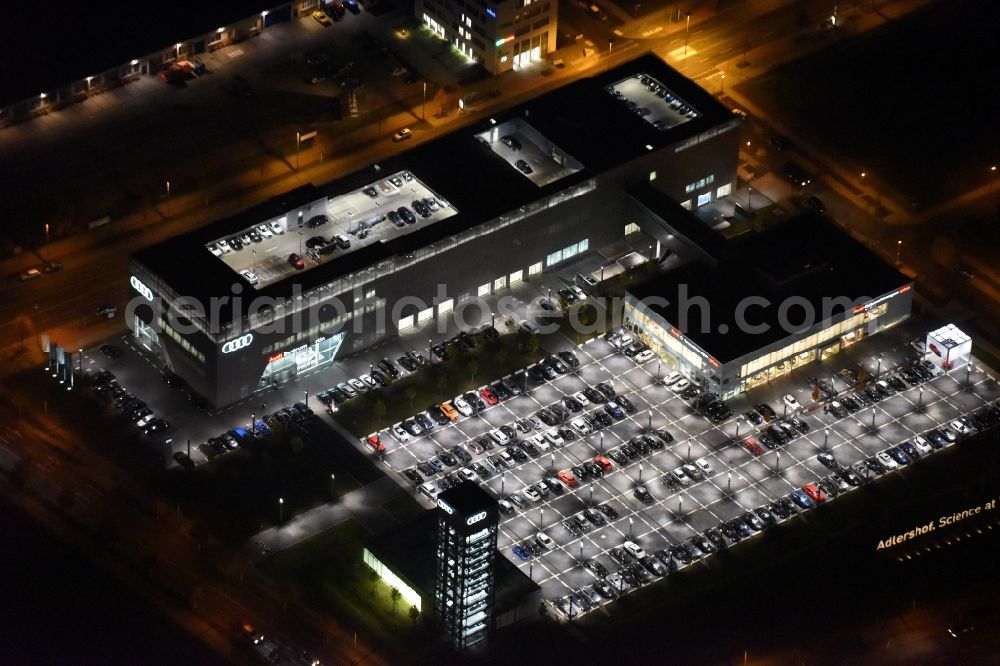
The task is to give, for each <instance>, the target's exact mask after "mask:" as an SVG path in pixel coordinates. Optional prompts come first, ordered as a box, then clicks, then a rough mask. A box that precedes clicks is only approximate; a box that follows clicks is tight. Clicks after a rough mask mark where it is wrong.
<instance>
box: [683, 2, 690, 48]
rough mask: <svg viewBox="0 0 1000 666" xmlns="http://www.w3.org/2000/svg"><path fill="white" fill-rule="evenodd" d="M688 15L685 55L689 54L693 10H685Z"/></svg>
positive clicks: (685, 33) (685, 29)
mask: <svg viewBox="0 0 1000 666" xmlns="http://www.w3.org/2000/svg"><path fill="white" fill-rule="evenodd" d="M684 14H685V16H686V17H687V26H686V27H685V28H684V55H685V56H686V55H687V54H688V40H689V38H690V37H691V12H684Z"/></svg>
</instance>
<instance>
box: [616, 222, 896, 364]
mask: <svg viewBox="0 0 1000 666" xmlns="http://www.w3.org/2000/svg"><path fill="white" fill-rule="evenodd" d="M717 259H718V261H717V263H715V264H714V265H712V264H709V263H708V262H694V263H689V264H685V265H683V266H680V267H678V268H676V269H674V270H671V271H669V272H666V273H662V274H660V275H657V276H655V277H653V278H650V279H649V280H646V281H644V282H642V283H640V284H638V285H635V286H633V287H630V288H629V293H631V294H632V296H634V297H635V298H638V299H640V300H643V299H651V298H654V297H659V298H662V299H667V300H668V301H669V303H667V304H663V303H662V302H660V304H649V301H646V302H647V304H648V306H649V308H650V310H652V311H653V312H655V313H656V314H658V315H660V316H661V317H662V318H663V319H664V320H665V321H666V322H667V323H668V324H671V325H673V326H675V327H677V328H678V329H679V330H680V332H681V333H683V334H684V335H685V336H686V337H687V338H688V339H689V340H691V341H692V342H693V343H695V344H696V345H698V346H699V347H700V348H701V349H702V350H704V351H705V352H707V353H708V354H710V355H712V356H713V357H714V358H715V359H716V360H718V361H719V362H721V363H726V362H728V361H732V360H734V359H737V358H740V357H741V356H744V355H746V354H749V353H752V352H754V351H756V350H758V349H761V348H762V347H764V346H766V345H769V344H772V343H774V342H777V341H779V340H782V339H784V338H785V337H787V336H789V335H791V334H792V331H786V330H785V328H784V327H782V326H781V325H780V321H781V318H780V316H779V306H780V305H781V303H782V302H783V301H784V300H785V299H788V298H792V297H794V298H796V299H797V300H800V301H801V299H805V302H808V303H809V305H810V306H811V307H812V308H813V309H814V312H816V315H817V316H816V321H815V322H814V323H818V322H819V321H820V320H822V319H823V316H822V313H823V312H824V301H825V300H828V299H837V298H846V299H849V300H850V301H853V302H859V301H860V302H864V301H867V300H871V299H874V298H877V297H879V296H883V295H885V294H888V293H890V292H893V291H899V290H905V289H908V288H909V285H911V284H912V280H911V279H910V278H909V277H907V276H906V275H904V274H903V273H900V272H899V271H897V270H896V269H895V268H893V267H892V266H890V265H889V264H888V263H886V262H885V261H883V260H882V259H881V258H880V257H879V256H878V255H876V254H875V253H874V252H872V251H871V250H869V249H868V248H866V247H865V246H864V245H862V244H860V243H858V242H857V241H855V240H854V239H853V238H851V237H850V236H849V235H848V234H846V233H844V232H843V231H841V230H840V229H838V228H837V227H836V226H835V225H834V224H833V223H832V222H831V221H830V220H829V219H827V218H826V217H823V216H822V215H819V214H818V213H812V212H808V213H803V214H801V215H798V216H796V217H793V218H790V219H788V220H786V221H784V222H782V223H780V224H777V225H775V226H773V227H771V228H769V229H767V230H765V231H762V232H760V233H758V234H753V235H751V236H748V237H745V238H741V239H738V240H735V241H731V242H730V243H729V244H728V248H727V250H726V252H725V253H724V254H720V255H718V256H717ZM682 288H684V289H686V300H687V303H686V304H685V302H684V300H685V299H682V298H679V297H678V295H679V294H680V293H681V291H680V290H681V289H682ZM751 297H763V298H765V299H767V304H766V305H751V306H749V307H747V309H746V310H745V311H744V312H742V313H741V316H742V317H743V320H744V321H746V322H747V323H749V324H753V325H757V324H763V325H765V326H766V328H767V330H765V331H763V332H760V333H750V332H744V331H741V330H740V323H741V319H739V318H738V317H737V306H738V305H740V304H741V303H744V304H745V303H747V301H746V300H745V299H748V298H751ZM695 298H704V299H705V300H706V301H707V302H708V303H709V304H710V308H709V309H708V319H709V326H707V327H706V328H705V329H703V328H702V323H703V322H702V314H701V312H702V311H701V309H700V308H699V307H697V306H693V305H691V302H692V301H691V299H695ZM685 310H686V312H687V316H686V318H687V321H686V322H685V321H682V316H681V314H682V312H684V311H685ZM846 310H847V307H846V306H843V305H836V306H835V307H830V308H829V312H828V316H839V315H841V314H843V313H844V312H846ZM802 313H803V309H802V308H801V307H799V306H794V307H790V308H789V310H788V312H787V320H788V321H790V322H791V323H792V324H798V323H799V322H800V321H802V316H803V315H802Z"/></svg>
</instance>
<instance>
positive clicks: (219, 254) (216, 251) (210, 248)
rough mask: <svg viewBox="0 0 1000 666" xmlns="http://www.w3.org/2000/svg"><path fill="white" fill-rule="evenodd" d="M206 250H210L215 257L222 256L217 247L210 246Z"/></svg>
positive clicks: (220, 250)
mask: <svg viewBox="0 0 1000 666" xmlns="http://www.w3.org/2000/svg"><path fill="white" fill-rule="evenodd" d="M208 249H209V250H211V252H212V254H214V255H215V256H217V257H221V256H222V249H220V248H219V246H218V245H210V246H209V247H208Z"/></svg>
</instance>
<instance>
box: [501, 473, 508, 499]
mask: <svg viewBox="0 0 1000 666" xmlns="http://www.w3.org/2000/svg"><path fill="white" fill-rule="evenodd" d="M506 484H507V470H503V471H502V472H500V494H501V495H503V494H504V486H505V485H506Z"/></svg>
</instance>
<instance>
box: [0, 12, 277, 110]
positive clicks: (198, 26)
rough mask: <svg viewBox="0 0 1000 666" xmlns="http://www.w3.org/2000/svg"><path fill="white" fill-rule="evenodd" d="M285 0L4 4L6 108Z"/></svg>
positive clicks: (1, 37)
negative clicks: (278, 0) (277, 0)
mask: <svg viewBox="0 0 1000 666" xmlns="http://www.w3.org/2000/svg"><path fill="white" fill-rule="evenodd" d="M277 4H280V3H278V2H276V0H212V1H211V2H205V1H204V0H174V1H173V2H155V3H154V2H139V3H131V4H118V3H112V2H69V1H68V0H53V1H52V2H46V3H45V4H44V5H34V4H31V3H14V4H11V5H9V6H6V8H5V10H4V20H3V21H2V23H0V25H2V27H0V58H2V60H3V62H4V63H7V66H6V67H5V68H4V70H5V71H4V74H3V77H0V105H6V104H11V103H14V102H19V101H21V100H23V99H26V98H29V97H32V96H38V94H39V93H41V92H44V91H46V90H50V89H52V88H54V87H56V86H60V85H63V84H67V83H70V82H72V81H77V80H80V79H83V78H85V77H87V76H91V75H94V74H98V73H100V72H103V71H106V70H108V69H110V68H112V67H116V66H118V65H122V64H126V63H128V62H129V61H131V60H132V59H133V58H140V57H142V56H145V55H148V54H150V53H152V52H154V51H158V50H160V49H165V48H167V47H169V46H171V45H173V44H176V43H177V42H179V41H182V40H185V39H188V38H189V37H195V36H197V35H201V34H204V33H207V32H211V31H213V30H215V29H216V28H218V27H220V26H224V25H227V24H229V23H232V22H234V21H236V20H238V19H242V18H245V17H247V16H250V15H251V14H255V13H259V12H260V11H261V10H264V9H269V8H271V7H274V6H275V5H277Z"/></svg>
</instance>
